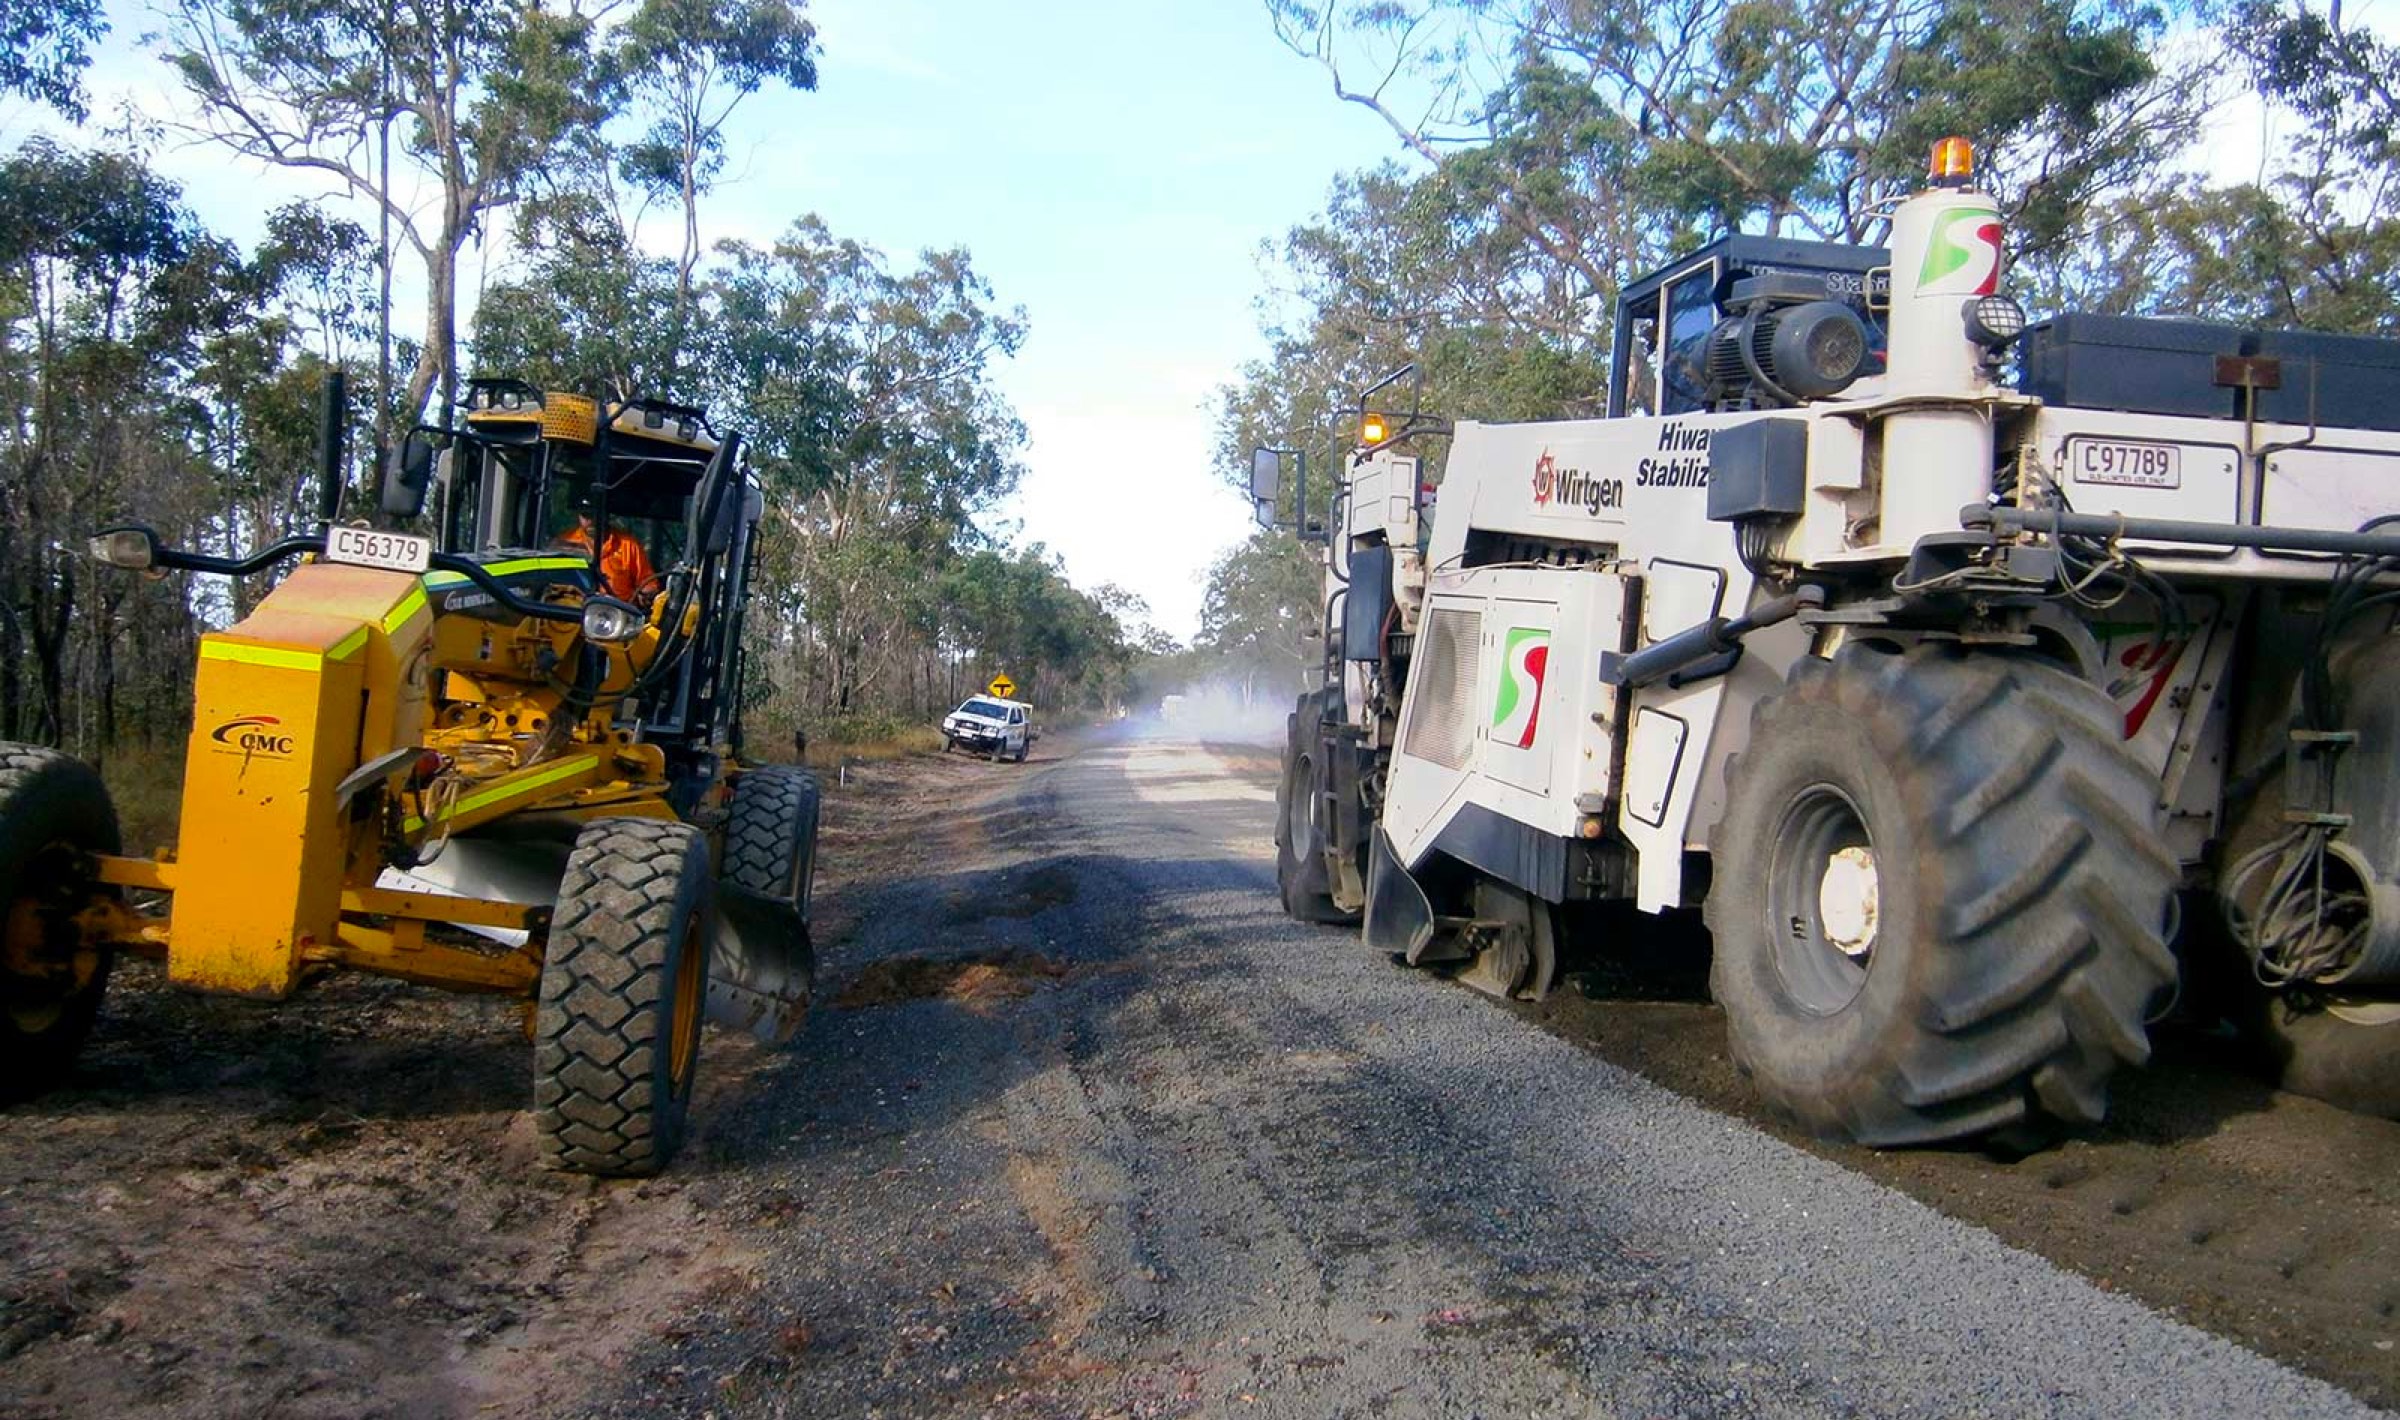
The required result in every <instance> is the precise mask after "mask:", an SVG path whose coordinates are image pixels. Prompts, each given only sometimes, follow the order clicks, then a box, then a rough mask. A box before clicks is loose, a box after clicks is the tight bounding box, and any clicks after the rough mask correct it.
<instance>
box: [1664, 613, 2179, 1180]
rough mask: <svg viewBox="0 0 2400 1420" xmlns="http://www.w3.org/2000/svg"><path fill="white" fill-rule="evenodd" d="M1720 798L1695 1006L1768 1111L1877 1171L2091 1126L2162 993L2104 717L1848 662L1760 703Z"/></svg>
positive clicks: (2129, 805) (1971, 672) (2167, 960)
mask: <svg viewBox="0 0 2400 1420" xmlns="http://www.w3.org/2000/svg"><path fill="white" fill-rule="evenodd" d="M1726 775H1727V780H1728V786H1727V787H1728V794H1727V800H1726V807H1725V816H1724V819H1723V821H1722V822H1721V823H1720V824H1719V826H1718V829H1717V832H1716V834H1715V838H1714V842H1713V843H1712V844H1711V850H1712V856H1713V857H1714V859H1715V864H1716V873H1715V876H1714V880H1713V885H1712V887H1711V889H1710V892H1709V897H1708V904H1707V915H1708V925H1709V930H1710V932H1711V933H1712V934H1713V936H1714V937H1715V941H1716V955H1715V961H1714V964H1713V967H1712V971H1711V975H1710V984H1711V986H1712V988H1713V989H1714V991H1715V994H1716V997H1717V1000H1718V1002H1719V1003H1720V1004H1721V1005H1722V1006H1723V1007H1724V1008H1725V1016H1726V1024H1727V1027H1728V1029H1729V1032H1730V1035H1731V1043H1732V1049H1733V1056H1734V1060H1735V1063H1736V1064H1737V1065H1739V1066H1740V1067H1741V1068H1742V1070H1743V1071H1744V1073H1746V1074H1748V1075H1749V1076H1750V1077H1751V1079H1752V1081H1753V1082H1754V1083H1755V1085H1756V1086H1757V1088H1758V1089H1759V1091H1760V1093H1761V1094H1763V1095H1764V1096H1766V1098H1767V1100H1768V1102H1769V1103H1770V1104H1771V1105H1773V1106H1774V1107H1776V1108H1778V1109H1779V1110H1780V1111H1782V1112H1783V1113H1785V1114H1788V1115H1790V1116H1792V1117H1793V1118H1794V1119H1796V1120H1797V1121H1798V1122H1799V1123H1801V1124H1802V1125H1804V1126H1806V1127H1807V1128H1809V1129H1811V1130H1813V1131H1815V1132H1816V1133H1819V1134H1822V1135H1828V1136H1834V1137H1840V1138H1847V1139H1851V1140H1854V1141H1856V1142H1859V1143H1863V1144H1870V1145H1879V1146H1880V1145H1897V1144H1915V1143H1930V1142H1934V1141H1937V1140H1945V1139H1956V1138H1964V1137H1968V1136H1972V1135H1977V1134H1983V1133H1988V1132H1991V1131H1993V1130H1999V1129H2005V1128H2009V1127H2011V1126H2016V1125H2020V1124H2029V1123H2031V1122H2032V1121H2033V1120H2034V1119H2035V1118H2037V1117H2042V1116H2047V1117H2049V1118H2053V1119H2057V1120H2061V1121H2065V1122H2069V1123H2093V1122H2097V1121H2098V1120H2099V1119H2100V1118H2101V1116H2102V1114H2103V1113H2104V1112H2105V1111H2106V1108H2107V1082H2108V1078H2109V1076H2110V1074H2111V1073H2112V1072H2114V1071H2115V1069H2116V1068H2117V1067H2118V1066H2119V1065H2121V1064H2139V1063H2141V1062H2142V1061H2143V1060H2144V1059H2145V1058H2146V1057H2147V1055H2148V1053H2149V1043H2148V1039H2147V1036H2146V1034H2145V1029H2144V1022H2145V1017H2146V1014H2147V1012H2148V1009H2149V1007H2150V1004H2151V1002H2152V1000H2153V998H2154V997H2156V996H2157V995H2158V994H2159V992H2160V991H2161V990H2162V989H2163V988H2165V987H2166V985H2167V984H2168V983H2169V982H2170V981H2171V980H2172V979H2173V977H2174V972H2175V963H2174V959H2173V957H2172V956H2171V955H2170V954H2169V953H2168V950H2167V946H2166V943H2165V942H2164V941H2163V940H2161V937H2160V927H2161V924H2162V923H2163V921H2164V920H2165V916H2166V907H2167V897H2168V894H2169V892H2170V890H2171V889H2172V888H2173V886H2174V884H2175V879H2176V863H2175V860H2174V858H2173V856H2172V855H2171V854H2170V853H2169V852H2168V851H2167V849H2166V848H2165V846H2164V844H2163V843H2162V841H2161V840H2160V837H2159V835H2158V832H2157V829H2156V811H2155V808H2154V803H2155V800H2156V795H2157V780H2156V779H2155V778H2154V777H2153V776H2152V775H2150V774H2149V773H2148V772H2146V771H2145V770H2144V769H2143V767H2142V766H2141V765H2140V764H2139V763H2137V762H2136V761H2135V760H2134V759H2133V758H2132V756H2131V755H2130V754H2129V753H2128V752H2127V751H2126V749H2125V747H2124V745H2123V743H2122V740H2121V738H2120V736H2119V734H2118V713H2117V711H2116V708H2115V707H2114V706H2113V705H2112V704H2111V703H2110V702H2109V700H2108V699H2107V697H2105V696H2103V695H2102V694H2101V693H2100V692H2099V691H2098V690H2097V689H2095V688H2093V687H2092V686H2090V685H2088V684H2086V683H2085V682H2083V681H2081V680H2078V679H2076V678H2074V677H2073V676H2070V675H2068V674H2067V673H2065V672H2064V671H2061V670H2059V669H2056V668H2054V667H2052V666H2050V665H2047V664H2045V663H2043V662H2039V661H2033V660H2028V659H2020V658H2013V657H2001V656H1996V655H1988V654H1980V655H1979V654H1965V653H1961V652H1958V651H1956V650H1953V649H1949V648H1942V647H1925V648H1920V649H1918V650H1914V651H1910V652H1908V653H1905V654H1902V653H1898V652H1890V651H1884V650H1879V649H1875V648H1872V647H1868V646H1863V645H1854V646H1851V647H1847V648H1845V649H1844V650H1843V651H1842V652H1840V653H1839V654H1838V655H1837V656H1835V657H1834V659H1833V660H1831V661H1830V662H1828V661H1823V660H1817V659H1807V660H1803V661H1802V662H1801V663H1800V665H1799V667H1798V668H1797V669H1795V670H1794V672H1793V675H1792V683H1791V685H1790V686H1789V687H1788V688H1787V689H1786V690H1785V691H1784V692H1783V693H1781V694H1779V695H1775V696H1772V697H1770V698H1768V699H1766V700H1763V701H1761V702H1760V703H1759V705H1758V707H1757V709H1756V710H1755V711H1754V712H1753V714H1752V717H1751V726H1750V740H1749V744H1748V746H1747V748H1745V749H1744V750H1743V752H1742V753H1741V754H1740V755H1738V756H1736V757H1735V758H1734V760H1733V761H1732V762H1731V763H1729V764H1728V765H1727V766H1726Z"/></svg>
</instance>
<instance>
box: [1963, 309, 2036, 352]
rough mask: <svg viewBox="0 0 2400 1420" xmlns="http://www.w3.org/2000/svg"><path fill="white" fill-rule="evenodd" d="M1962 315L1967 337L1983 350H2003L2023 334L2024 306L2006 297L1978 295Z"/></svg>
mask: <svg viewBox="0 0 2400 1420" xmlns="http://www.w3.org/2000/svg"><path fill="white" fill-rule="evenodd" d="M1965 315H1966V320H1967V339H1969V340H1972V341H1974V342H1975V343H1976V344H1977V345H1980V346H1982V347H1983V348H1984V349H1986V350H2001V349H2005V348H2007V346H2008V344H2009V342H2010V341H2013V340H2015V339H2016V338H2017V337H2018V336H2020V335H2023V334H2024V333H2025V308H2024V307H2023V306H2020V305H2018V304H2017V303H2016V302H2015V301H2014V300H2012V299H2010V298H2009V297H2007V296H1978V297H1976V298H1975V299H1973V300H1971V301H1969V302H1967V309H1966V311H1965Z"/></svg>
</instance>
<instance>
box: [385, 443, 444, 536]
mask: <svg viewBox="0 0 2400 1420" xmlns="http://www.w3.org/2000/svg"><path fill="white" fill-rule="evenodd" d="M433 439H434V436H433V432H432V431H431V430H428V429H425V428H422V427H420V428H416V429H411V430H409V431H408V437H407V438H405V439H402V440H401V441H400V447H399V448H398V449H396V450H394V451H392V452H390V453H388V454H386V455H384V461H383V511H385V512H386V513H389V514H391V515H392V516H393V517H395V518H413V517H416V516H417V515H418V514H420V513H422V512H424V511H425V490H426V489H428V488H430V487H432V486H433V462H434V456H435V454H436V453H437V452H438V450H437V448H436V447H435V445H434V441H433Z"/></svg>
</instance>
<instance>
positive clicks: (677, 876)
mask: <svg viewBox="0 0 2400 1420" xmlns="http://www.w3.org/2000/svg"><path fill="white" fill-rule="evenodd" d="M709 856H710V855H709V851H708V840H707V838H706V837H704V836H703V835H702V834H701V832H700V830H698V829H696V828H694V827H692V826H691V825H689V824H683V823H673V822H668V821H665V820H660V819H630V818H628V819H601V820H598V821H596V822H593V823H590V824H587V825H585V827H584V829H583V832H582V833H581V834H580V835H579V836H578V837H577V838H576V840H575V849H574V852H573V853H571V854H570V855H568V858H567V871H566V875H565V877H564V878H563V879H562V880H561V881H560V883H559V892H558V907H557V911H556V915H555V916H554V918H553V920H552V924H551V928H550V943H549V948H548V950H547V952H546V953H545V955H544V957H543V961H542V980H541V995H540V999H539V1001H538V1003H537V1004H536V1006H535V1009H534V1046H533V1102H534V1116H533V1117H534V1126H535V1129H536V1131H537V1132H538V1133H539V1134H540V1136H541V1141H542V1154H543V1162H544V1163H545V1164H547V1165H548V1166H549V1167H551V1168H555V1169H565V1170H568V1171H570V1172H574V1173H587V1174H602V1175H610V1176H634V1175H642V1174H653V1173H657V1172H658V1171H659V1170H660V1169H662V1168H665V1167H666V1166H667V1163H668V1161H669V1160H671V1159H673V1158H674V1157H675V1151H676V1149H677V1148H678V1147H679V1146H680V1145H681V1144H682V1143H683V1132H684V1121H685V1117H686V1115H687V1113H688V1112H689V1110H690V1107H691V1099H692V1077H693V1076H694V1075H695V1074H696V1073H698V1071H697V1067H698V1064H699V1057H700V1025H701V1020H702V1015H703V1009H704V1003H705V998H706V993H707V987H708V949H709V941H710V937H711V931H712V928H713V926H714V924H713V922H712V920H711V919H712V913H711V908H712V906H713V903H714V900H715V898H714V890H715V879H714V878H713V876H712V874H711V869H710V863H709Z"/></svg>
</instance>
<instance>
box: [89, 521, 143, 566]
mask: <svg viewBox="0 0 2400 1420" xmlns="http://www.w3.org/2000/svg"><path fill="white" fill-rule="evenodd" d="M92 556H93V558H95V559H96V560H98V561H101V562H105V563H107V564H108V565H109V566H111V567H122V568H124V569H125V570H126V571H128V572H147V571H149V570H150V569H151V568H152V567H153V566H155V565H157V563H158V534H157V533H154V532H152V531H150V530H149V529H148V528H139V527H135V528H110V529H109V530H108V531H106V532H102V533H95V534H94V535H93V536H92Z"/></svg>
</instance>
